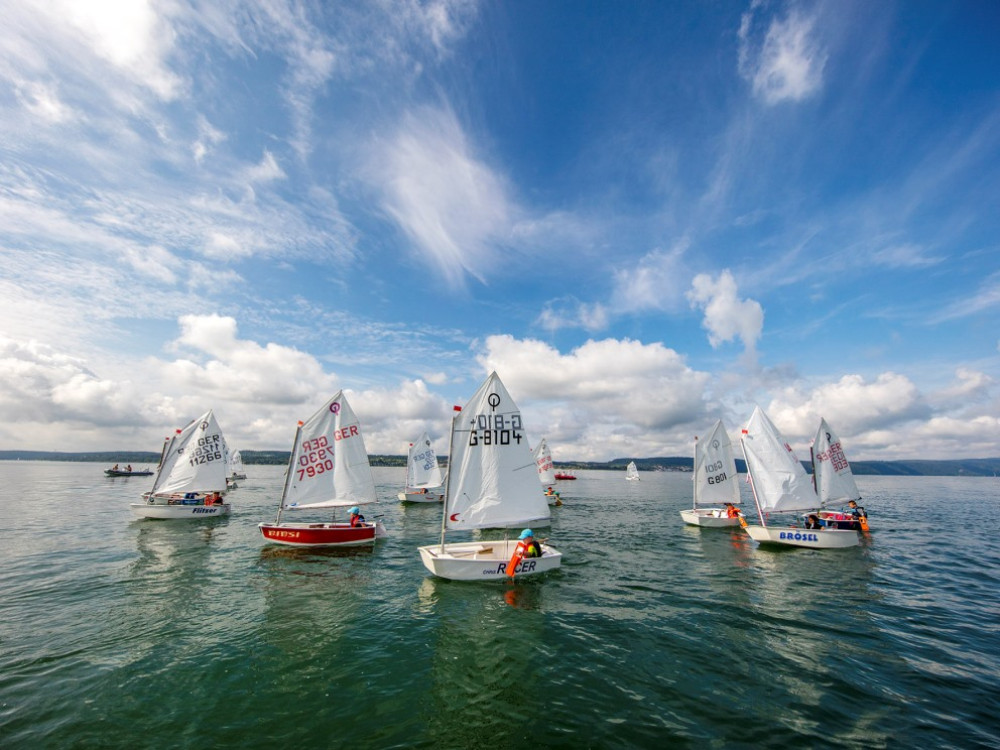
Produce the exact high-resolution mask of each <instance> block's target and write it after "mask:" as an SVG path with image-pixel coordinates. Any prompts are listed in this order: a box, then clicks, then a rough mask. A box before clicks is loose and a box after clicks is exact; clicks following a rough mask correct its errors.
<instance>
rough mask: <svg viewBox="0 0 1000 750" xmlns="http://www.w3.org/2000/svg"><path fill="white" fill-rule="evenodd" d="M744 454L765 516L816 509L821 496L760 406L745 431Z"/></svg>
mask: <svg viewBox="0 0 1000 750" xmlns="http://www.w3.org/2000/svg"><path fill="white" fill-rule="evenodd" d="M742 442H743V455H744V456H745V457H746V462H747V471H748V472H749V474H750V481H751V482H752V483H753V490H754V495H755V497H756V498H757V503H758V505H759V506H760V509H761V511H762V512H764V513H768V512H786V511H787V512H791V511H804V510H815V509H817V508H818V507H819V497H818V496H817V495H816V493H815V491H813V488H812V481H811V479H810V477H809V475H808V474H806V470H805V469H804V468H802V464H801V462H800V461H799V460H798V459H797V458H796V457H795V454H794V453H793V452H792V449H791V446H789V445H788V443H786V442H785V439H784V438H783V437H782V436H781V433H779V432H778V428H776V427H775V426H774V424H773V423H772V422H771V420H770V419H768V418H767V415H766V414H765V413H764V412H763V411H762V410H761V408H760V407H759V406H758V407H756V408H755V409H754V410H753V414H752V415H751V416H750V421H749V422H747V427H746V429H745V430H744V431H743V441H742Z"/></svg>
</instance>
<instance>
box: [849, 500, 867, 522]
mask: <svg viewBox="0 0 1000 750" xmlns="http://www.w3.org/2000/svg"><path fill="white" fill-rule="evenodd" d="M847 507H848V511H847V512H848V513H850V515H851V518H853V519H854V520H855V521H859V522H860V521H861V519H862V518H865V519H867V518H868V511H866V510H865V509H864V508H862V507H861V506H860V505H858V501H857V500H849V501H848V503H847Z"/></svg>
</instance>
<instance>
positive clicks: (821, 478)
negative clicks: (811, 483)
mask: <svg viewBox="0 0 1000 750" xmlns="http://www.w3.org/2000/svg"><path fill="white" fill-rule="evenodd" d="M812 459H813V476H814V477H815V479H816V494H817V495H819V501H820V504H821V505H824V506H826V505H832V504H834V503H846V502H847V501H848V500H860V499H861V493H860V492H858V485H857V484H856V483H855V482H854V474H853V473H852V472H851V465H850V464H849V463H847V456H845V455H844V449H843V447H842V446H841V444H840V438H839V437H837V435H836V434H835V433H834V432H833V430H831V429H830V425H828V424H827V423H826V420H825V419H820V422H819V429H818V430H817V431H816V438H815V440H813V448H812Z"/></svg>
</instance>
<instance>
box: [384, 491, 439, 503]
mask: <svg viewBox="0 0 1000 750" xmlns="http://www.w3.org/2000/svg"><path fill="white" fill-rule="evenodd" d="M396 497H398V498H399V500H400V502H404V503H440V502H441V501H442V500H444V493H443V492H400V493H399V494H397V495H396Z"/></svg>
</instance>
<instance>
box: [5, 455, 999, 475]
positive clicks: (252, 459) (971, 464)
mask: <svg viewBox="0 0 1000 750" xmlns="http://www.w3.org/2000/svg"><path fill="white" fill-rule="evenodd" d="M240 454H241V455H242V456H243V463H245V464H271V465H284V464H287V463H288V451H253V450H241V451H240ZM368 458H369V460H370V461H371V464H372V466H406V456H383V455H372V456H369V457H368ZM159 460H160V454H159V453H152V452H150V451H94V452H91V453H56V452H54V451H0V461H85V462H89V463H104V464H108V465H111V464H116V463H117V464H132V465H133V466H141V465H143V464H146V465H150V464H152V465H155V464H157V463H158V462H159ZM438 460H439V461H440V462H441V464H442V465H443V466H446V465H447V463H448V459H447V457H446V456H439V457H438ZM629 461H635V463H636V466H638V467H639V470H640V471H688V472H689V471H691V469H692V466H691V459H690V458H688V457H684V456H670V457H659V458H634V459H633V458H616V459H613V460H611V461H559V462H558V463H557V464H556V468H557V469H560V470H563V469H576V470H579V469H604V470H611V471H625V467H626V466H627V465H628V462H629ZM802 465H803V466H805V468H806V471H811V469H812V467H811V466H809V464H807V463H806V462H803V463H802ZM736 468H737V470H738V471H740V472H741V473H746V464H745V463H744V462H743V461H742V460H741V459H737V461H736ZM851 469H852V470H853V471H854V473H855V474H857V475H859V476H863V475H879V476H910V477H995V476H998V475H1000V458H961V459H954V460H950V461H934V460H927V459H922V460H913V461H851Z"/></svg>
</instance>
